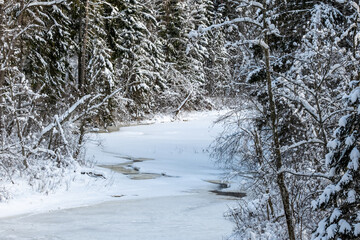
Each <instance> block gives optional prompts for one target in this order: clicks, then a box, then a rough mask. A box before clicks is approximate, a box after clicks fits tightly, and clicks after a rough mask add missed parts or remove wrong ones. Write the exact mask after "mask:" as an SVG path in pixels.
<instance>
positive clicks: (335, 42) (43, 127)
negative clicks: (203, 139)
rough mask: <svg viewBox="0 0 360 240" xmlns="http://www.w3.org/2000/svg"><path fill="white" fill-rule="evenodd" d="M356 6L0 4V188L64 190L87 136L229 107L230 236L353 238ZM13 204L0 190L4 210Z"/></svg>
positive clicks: (359, 214)
mask: <svg viewBox="0 0 360 240" xmlns="http://www.w3.org/2000/svg"><path fill="white" fill-rule="evenodd" d="M359 19H360V7H359V2H357V1H352V0H323V1H319V0H308V1H304V0H293V1H284V0H102V1H99V0H73V1H70V0H53V1H50V0H0V181H1V182H2V183H11V182H13V181H14V178H18V177H21V178H25V179H27V181H28V183H29V184H30V185H31V186H33V187H34V190H35V191H40V192H48V191H49V190H50V189H54V188H56V185H57V184H58V183H59V182H61V179H62V177H64V176H65V175H67V174H69V173H70V172H73V171H74V170H75V171H76V169H77V166H79V165H84V164H86V161H85V159H84V148H83V146H84V143H85V141H86V133H88V132H89V131H92V130H94V129H95V128H107V127H109V126H112V125H116V124H118V123H120V122H125V121H132V120H140V119H144V118H151V117H152V116H154V115H156V114H159V113H168V114H174V115H177V114H178V113H179V112H180V111H191V110H195V111H197V110H204V109H213V108H219V107H230V108H231V109H232V111H230V112H229V114H227V115H226V116H223V118H222V119H220V120H219V121H220V122H222V123H224V126H225V131H224V133H223V134H222V135H221V136H219V137H218V138H217V140H216V142H215V143H214V145H213V146H212V147H213V153H212V156H213V157H214V158H215V159H217V160H218V163H219V164H220V165H221V166H222V167H223V168H224V169H226V170H228V173H229V177H239V176H240V177H242V178H244V179H247V181H246V183H245V184H243V185H242V188H244V189H246V191H247V192H248V193H249V196H248V197H247V198H246V199H244V200H241V201H240V202H239V206H238V207H237V208H234V209H231V210H230V211H229V212H228V213H227V216H228V217H229V218H230V219H232V220H233V221H234V223H235V225H236V228H235V231H234V234H233V238H234V239H290V240H295V239H317V240H320V239H321V240H325V239H359V238H360V195H359V193H360V185H359V180H360V174H359V157H360V152H359V147H358V145H359V138H360V133H359V131H360V130H359V128H360V85H359V83H360V69H359V66H360V65H359V60H360V54H359V40H360V24H359V23H360V20H359ZM10 197H11V196H10V195H9V193H8V192H7V189H6V188H5V187H1V188H0V200H6V199H8V198H10Z"/></svg>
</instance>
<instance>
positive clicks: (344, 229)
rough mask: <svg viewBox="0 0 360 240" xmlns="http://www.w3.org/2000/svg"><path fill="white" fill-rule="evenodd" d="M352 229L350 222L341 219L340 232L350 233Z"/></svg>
mask: <svg viewBox="0 0 360 240" xmlns="http://www.w3.org/2000/svg"><path fill="white" fill-rule="evenodd" d="M350 231H351V226H350V224H349V223H348V222H347V221H346V220H344V219H341V220H340V221H339V232H340V233H348V232H350Z"/></svg>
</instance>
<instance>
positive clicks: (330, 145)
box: [327, 139, 340, 149]
mask: <svg viewBox="0 0 360 240" xmlns="http://www.w3.org/2000/svg"><path fill="white" fill-rule="evenodd" d="M339 145H340V142H339V140H337V139H334V140H333V141H329V142H328V144H327V147H328V148H331V149H336V148H337V147H338V146H339Z"/></svg>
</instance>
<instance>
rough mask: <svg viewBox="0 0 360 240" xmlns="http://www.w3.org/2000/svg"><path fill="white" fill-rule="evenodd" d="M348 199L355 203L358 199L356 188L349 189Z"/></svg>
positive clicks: (349, 201)
mask: <svg viewBox="0 0 360 240" xmlns="http://www.w3.org/2000/svg"><path fill="white" fill-rule="evenodd" d="M346 201H347V202H348V203H354V202H355V201H356V192H355V190H354V189H351V190H349V192H348V194H347V199H346Z"/></svg>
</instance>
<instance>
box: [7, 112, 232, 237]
mask: <svg viewBox="0 0 360 240" xmlns="http://www.w3.org/2000/svg"><path fill="white" fill-rule="evenodd" d="M219 114H221V113H219V112H204V113H196V114H189V115H187V116H183V117H182V121H173V122H171V121H169V119H166V118H164V119H162V120H161V119H159V120H158V121H157V122H156V123H154V124H151V125H139V126H131V127H123V128H121V129H120V131H116V132H112V133H102V134H92V135H91V136H90V137H91V138H92V139H98V140H101V145H99V144H98V142H97V141H91V142H90V143H89V144H88V145H87V149H88V150H87V156H88V157H94V160H95V162H96V167H95V169H93V170H91V169H84V170H83V171H86V172H89V171H91V172H92V173H95V174H100V175H103V176H105V177H106V179H103V178H101V177H97V178H93V177H88V176H86V175H78V176H77V177H76V180H75V182H73V183H72V184H71V186H70V188H69V189H68V190H66V189H65V188H64V189H63V190H61V189H60V191H58V192H56V193H54V194H49V195H48V196H43V195H40V194H38V195H34V194H30V192H29V193H21V194H20V193H19V194H18V195H15V199H14V200H12V201H10V202H9V203H2V204H0V217H1V218H0V239H124V240H133V239H149V240H150V239H151V240H152V239H156V240H161V239H163V240H165V239H166V240H168V239H172V240H176V239H179V240H180V239H183V240H185V239H186V240H191V239H194V240H195V239H196V240H201V239H204V240H205V239H206V240H212V239H214V240H215V239H219V240H220V239H222V238H223V237H224V236H225V235H228V234H230V233H231V229H232V224H231V223H230V222H228V221H227V220H225V219H224V218H223V217H222V216H223V213H224V211H226V210H227V205H228V204H232V203H233V201H232V200H229V199H228V198H226V197H221V196H216V195H214V194H213V193H210V192H209V191H210V190H215V189H217V187H218V186H217V185H216V184H211V183H208V182H206V180H218V179H220V178H221V174H222V172H221V171H220V170H218V169H217V168H216V167H215V166H214V164H213V162H212V161H211V160H210V159H209V153H208V151H207V147H208V146H209V144H210V143H211V141H212V140H213V139H214V137H215V136H216V135H217V134H218V133H219V132H220V131H221V126H213V125H212V122H213V121H214V120H215V119H216V118H217V117H218V116H219ZM111 169H112V170H111ZM113 170H115V171H113ZM120 172H123V173H127V174H128V173H130V174H128V175H124V174H122V173H120ZM15 187H16V186H15ZM17 187H19V189H21V186H17ZM15 215H17V216H15Z"/></svg>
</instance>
